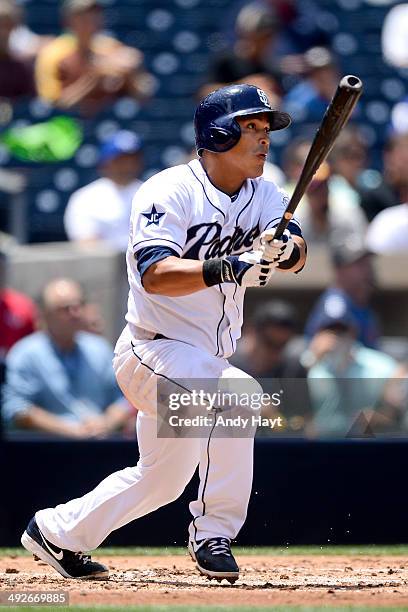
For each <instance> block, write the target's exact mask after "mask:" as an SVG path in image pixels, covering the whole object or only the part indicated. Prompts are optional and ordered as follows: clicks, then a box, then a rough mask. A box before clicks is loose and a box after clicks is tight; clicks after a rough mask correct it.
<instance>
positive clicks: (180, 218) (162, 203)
mask: <svg viewBox="0 0 408 612" xmlns="http://www.w3.org/2000/svg"><path fill="white" fill-rule="evenodd" d="M154 178H155V179H157V180H154V181H153V182H152V183H151V184H150V185H149V184H148V183H145V184H144V185H143V186H142V187H141V188H140V189H139V191H138V192H137V193H136V195H135V197H134V200H133V205H132V217H131V227H130V237H131V241H132V247H133V253H134V254H136V253H137V252H138V251H140V250H141V249H143V248H145V247H149V246H159V245H160V246H164V247H169V248H171V249H172V250H173V251H175V252H176V253H177V254H178V255H180V256H181V254H182V252H183V249H184V246H185V243H186V237H187V226H188V213H187V205H186V201H185V199H186V198H185V194H184V193H183V191H182V188H180V189H178V188H177V187H178V186H177V185H174V184H173V185H167V186H166V184H164V185H161V184H159V181H160V179H161V182H165V177H160V175H156V177H154Z"/></svg>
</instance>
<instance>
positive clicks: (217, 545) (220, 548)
mask: <svg viewBox="0 0 408 612" xmlns="http://www.w3.org/2000/svg"><path fill="white" fill-rule="evenodd" d="M207 545H208V548H209V549H210V551H211V553H212V554H213V555H225V556H226V557H230V556H231V548H230V542H229V540H228V538H214V539H212V540H207Z"/></svg>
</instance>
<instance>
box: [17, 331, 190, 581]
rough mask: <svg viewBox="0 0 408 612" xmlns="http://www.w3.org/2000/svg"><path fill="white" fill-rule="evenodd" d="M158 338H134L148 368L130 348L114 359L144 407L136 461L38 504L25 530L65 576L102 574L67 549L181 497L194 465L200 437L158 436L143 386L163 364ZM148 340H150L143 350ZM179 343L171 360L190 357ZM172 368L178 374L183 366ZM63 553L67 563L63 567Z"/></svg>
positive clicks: (87, 545) (26, 540) (93, 541)
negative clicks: (79, 493)
mask: <svg viewBox="0 0 408 612" xmlns="http://www.w3.org/2000/svg"><path fill="white" fill-rule="evenodd" d="M159 343H160V341H157V342H153V341H149V342H148V343H145V345H143V343H138V345H139V346H138V350H139V351H140V356H141V357H142V358H143V360H144V361H145V362H146V363H148V364H150V367H151V369H150V370H149V368H148V367H145V366H143V365H142V364H141V362H140V360H139V359H138V358H137V357H136V355H135V354H134V353H133V350H132V349H130V350H128V349H126V351H124V352H123V353H122V354H121V355H120V357H121V359H119V360H117V361H119V362H120V363H119V364H118V363H117V364H116V367H117V370H119V369H120V372H121V373H120V375H119V376H118V379H119V381H120V382H121V383H122V386H123V387H124V391H125V392H127V391H128V392H127V393H126V395H127V397H128V399H129V400H130V401H134V402H135V403H136V404H137V405H138V407H140V408H143V412H140V413H139V416H138V420H137V435H138V444H139V453H140V458H139V461H138V463H137V465H136V466H135V467H128V468H125V469H124V470H119V471H118V472H115V473H114V474H111V475H110V476H108V477H107V478H105V479H104V480H103V481H102V482H101V483H100V484H99V485H98V486H97V487H96V488H95V489H93V490H92V491H91V492H89V493H87V494H86V495H84V496H83V497H81V498H77V499H73V500H71V501H69V502H67V503H65V504H60V505H58V506H57V507H56V508H47V509H45V510H40V511H39V512H37V513H36V516H35V519H34V523H33V521H31V522H30V525H29V527H28V528H27V530H26V531H25V532H24V534H23V537H22V543H23V545H24V546H25V547H26V548H27V549H28V550H30V551H31V552H33V553H34V554H35V555H37V556H39V557H40V558H41V559H43V560H44V561H46V562H47V563H50V564H51V565H52V566H53V567H55V569H57V570H58V571H59V572H60V573H62V575H64V576H66V577H70V576H71V577H84V575H83V574H84V573H86V574H87V577H102V576H101V570H100V568H94V567H93V564H92V562H90V563H89V562H88V563H85V564H84V563H82V559H81V558H78V557H72V553H70V551H84V550H92V549H94V548H96V547H97V546H99V544H100V543H101V542H102V541H103V540H104V539H105V538H106V537H107V535H108V534H109V533H111V532H112V531H113V530H115V529H118V528H119V527H121V526H122V525H125V524H126V523H128V522H130V521H132V520H134V519H136V518H139V517H140V516H143V515H145V514H148V513H149V512H152V511H153V510H155V509H157V508H159V507H160V506H162V505H164V504H167V503H169V502H171V501H173V500H174V499H176V498H177V497H179V495H180V494H181V492H182V491H183V490H184V488H185V486H186V484H187V483H188V482H189V481H190V480H191V478H192V475H193V474H194V471H195V469H196V467H197V465H198V460H199V442H200V441H199V440H198V439H193V438H187V439H178V438H177V439H176V438H161V439H160V438H159V439H158V437H157V421H156V415H155V413H154V410H153V404H152V395H151V393H150V391H146V389H147V388H149V384H150V390H151V389H152V388H153V387H154V385H153V386H152V385H151V383H152V382H153V383H154V379H155V375H154V374H152V370H153V369H154V367H155V366H157V363H158V361H160V363H161V367H162V368H164V369H166V365H165V364H166V358H165V357H166V356H165V355H163V354H161V353H163V351H161V353H160V351H159V352H158V353H157V352H156V351H155V349H156V348H157V347H158V346H159ZM148 344H150V345H151V346H150V348H149V349H148V350H147V348H146V347H147V345H148ZM177 344H179V345H180V346H179V350H178V351H176V353H177V352H178V354H175V352H174V351H172V353H171V354H170V355H169V356H168V360H169V361H170V362H172V363H173V364H175V363H191V357H190V359H183V357H185V356H184V355H183V354H181V352H182V351H181V349H182V348H183V347H182V345H181V344H180V343H177ZM176 373H177V374H178V375H179V376H180V377H181V374H182V371H178V372H176ZM135 394H138V397H137V398H136V396H135ZM153 395H154V394H153ZM140 398H143V402H144V405H143V406H141V404H140V401H141V399H140ZM44 539H45V540H46V541H45V542H44ZM65 559H67V562H68V565H69V567H68V568H66V567H64V564H65ZM93 570H95V571H93ZM105 570H106V568H105ZM105 575H106V571H105Z"/></svg>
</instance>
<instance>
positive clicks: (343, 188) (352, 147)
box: [328, 125, 368, 218]
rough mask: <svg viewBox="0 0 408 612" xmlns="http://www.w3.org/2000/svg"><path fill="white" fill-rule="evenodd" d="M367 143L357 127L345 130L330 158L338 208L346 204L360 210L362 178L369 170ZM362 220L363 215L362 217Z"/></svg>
mask: <svg viewBox="0 0 408 612" xmlns="http://www.w3.org/2000/svg"><path fill="white" fill-rule="evenodd" d="M367 158H368V155H367V143H366V142H365V140H364V138H363V136H362V134H361V132H360V131H359V129H358V127H357V126H356V125H353V126H350V127H346V128H343V130H342V131H341V132H340V134H339V136H338V138H337V140H336V144H335V145H334V148H333V150H332V152H331V153H330V156H329V160H328V161H329V165H330V169H331V175H330V196H331V198H332V200H333V201H334V202H335V203H336V206H339V207H340V206H342V205H343V204H344V202H347V203H352V204H353V206H354V208H355V209H357V208H360V201H361V197H360V192H359V188H360V183H359V181H360V178H361V176H362V174H363V173H364V171H365V170H366V168H367ZM360 218H362V217H361V215H360Z"/></svg>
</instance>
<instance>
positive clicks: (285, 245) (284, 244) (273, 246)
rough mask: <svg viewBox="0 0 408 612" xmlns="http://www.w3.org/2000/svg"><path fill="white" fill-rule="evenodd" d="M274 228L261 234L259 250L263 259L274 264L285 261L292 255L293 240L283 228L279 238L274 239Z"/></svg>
mask: <svg viewBox="0 0 408 612" xmlns="http://www.w3.org/2000/svg"><path fill="white" fill-rule="evenodd" d="M275 232H276V228H274V227H273V228H271V229H267V230H265V231H264V232H262V234H261V252H262V258H263V259H264V260H265V261H272V262H274V263H276V265H278V264H280V263H282V262H283V261H286V260H287V259H289V258H290V256H291V255H292V251H293V248H294V245H295V243H294V241H293V238H292V234H291V233H290V231H289V230H287V229H286V230H285V231H284V232H283V234H282V237H281V238H280V239H279V240H275V238H274V236H275Z"/></svg>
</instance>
